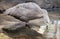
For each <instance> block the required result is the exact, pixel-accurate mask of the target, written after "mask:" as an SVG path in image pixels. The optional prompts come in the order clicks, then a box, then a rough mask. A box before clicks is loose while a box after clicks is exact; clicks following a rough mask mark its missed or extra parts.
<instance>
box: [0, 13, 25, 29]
mask: <svg viewBox="0 0 60 39" xmlns="http://www.w3.org/2000/svg"><path fill="white" fill-rule="evenodd" d="M23 26H25V22H22V21H19V20H17V19H15V18H14V17H11V16H8V15H4V14H0V30H2V29H3V28H4V29H8V30H15V29H17V28H20V27H23Z"/></svg>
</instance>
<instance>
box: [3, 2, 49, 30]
mask: <svg viewBox="0 0 60 39" xmlns="http://www.w3.org/2000/svg"><path fill="white" fill-rule="evenodd" d="M4 14H7V15H8V14H9V15H12V16H15V17H18V18H19V19H20V20H22V21H24V22H26V24H27V25H29V27H31V28H33V29H34V28H35V29H38V30H39V28H40V26H42V25H45V23H48V22H50V19H49V16H48V12H47V11H46V10H45V9H41V8H40V7H39V6H38V5H37V4H35V3H32V2H30V3H22V4H18V5H16V6H14V7H12V8H9V9H7V10H6V11H5V12H4Z"/></svg>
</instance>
